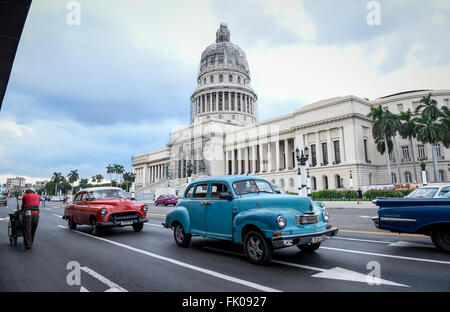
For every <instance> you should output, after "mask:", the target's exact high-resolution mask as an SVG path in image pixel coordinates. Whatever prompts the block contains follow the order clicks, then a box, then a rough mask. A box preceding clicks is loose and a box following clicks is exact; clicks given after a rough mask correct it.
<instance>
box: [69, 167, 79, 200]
mask: <svg viewBox="0 0 450 312" xmlns="http://www.w3.org/2000/svg"><path fill="white" fill-rule="evenodd" d="M67 177H68V178H69V183H70V185H71V186H72V194H73V183H75V182H77V181H78V179H79V178H80V177H79V175H78V170H71V171H70V173H69V174H68V175H67Z"/></svg>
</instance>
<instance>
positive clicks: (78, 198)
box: [73, 194, 81, 202]
mask: <svg viewBox="0 0 450 312" xmlns="http://www.w3.org/2000/svg"><path fill="white" fill-rule="evenodd" d="M80 199H81V194H78V195H77V196H75V199H74V200H73V201H74V202H77V201H80Z"/></svg>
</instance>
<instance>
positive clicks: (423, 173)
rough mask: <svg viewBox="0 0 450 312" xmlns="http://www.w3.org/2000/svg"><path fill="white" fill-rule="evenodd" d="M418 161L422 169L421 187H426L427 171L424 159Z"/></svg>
mask: <svg viewBox="0 0 450 312" xmlns="http://www.w3.org/2000/svg"><path fill="white" fill-rule="evenodd" d="M419 160H420V161H421V163H420V168H421V169H422V183H423V185H427V184H428V181H427V171H426V163H425V158H424V157H422V158H420V159H419Z"/></svg>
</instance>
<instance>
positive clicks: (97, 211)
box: [63, 187, 148, 235]
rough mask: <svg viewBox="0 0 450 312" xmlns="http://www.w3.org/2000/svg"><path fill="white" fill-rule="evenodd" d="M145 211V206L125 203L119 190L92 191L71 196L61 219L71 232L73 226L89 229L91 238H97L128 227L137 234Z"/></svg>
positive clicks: (129, 202) (109, 188) (145, 218)
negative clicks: (109, 230) (103, 231)
mask: <svg viewBox="0 0 450 312" xmlns="http://www.w3.org/2000/svg"><path fill="white" fill-rule="evenodd" d="M147 210H148V207H147V205H144V204H135V203H133V202H132V201H130V200H128V199H126V198H125V194H124V192H123V191H122V189H121V188H118V187H92V188H86V189H84V190H81V191H79V192H78V193H77V194H76V195H75V197H74V200H73V203H71V204H69V205H67V206H66V207H65V209H64V216H63V219H65V220H67V222H68V225H69V228H70V229H71V230H75V229H76V228H77V225H90V226H91V233H92V234H93V235H98V234H99V233H100V230H101V229H103V228H108V227H123V226H130V225H131V226H132V227H133V230H134V231H135V232H138V231H141V230H142V228H143V227H144V223H145V222H147V221H148V219H147V217H146V215H147Z"/></svg>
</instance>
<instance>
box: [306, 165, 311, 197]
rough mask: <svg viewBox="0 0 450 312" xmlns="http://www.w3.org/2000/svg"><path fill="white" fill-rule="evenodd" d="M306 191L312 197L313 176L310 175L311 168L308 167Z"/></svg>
mask: <svg viewBox="0 0 450 312" xmlns="http://www.w3.org/2000/svg"><path fill="white" fill-rule="evenodd" d="M306 193H307V195H308V197H311V177H310V176H309V168H308V169H306Z"/></svg>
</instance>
